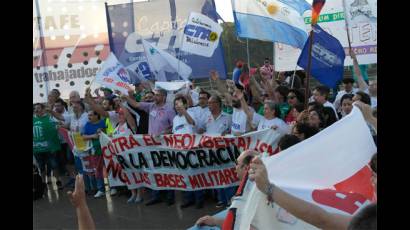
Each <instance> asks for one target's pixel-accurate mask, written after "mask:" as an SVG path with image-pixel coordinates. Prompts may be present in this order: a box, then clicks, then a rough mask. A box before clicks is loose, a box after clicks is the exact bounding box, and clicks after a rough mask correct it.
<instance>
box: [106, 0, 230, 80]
mask: <svg viewBox="0 0 410 230" xmlns="http://www.w3.org/2000/svg"><path fill="white" fill-rule="evenodd" d="M188 6H189V7H188ZM134 12H135V14H134ZM190 12H200V13H202V14H204V15H206V16H208V17H210V18H211V19H213V20H215V21H216V20H217V13H216V10H215V3H214V2H213V0H195V1H192V0H179V1H175V0H157V1H148V2H136V3H126V4H119V5H112V6H108V7H107V21H108V33H109V40H110V48H111V51H112V52H113V53H114V54H115V55H116V56H117V58H118V60H119V61H120V62H121V63H122V64H123V65H124V66H125V67H126V68H127V69H128V70H129V71H128V72H129V73H130V77H131V81H132V82H133V83H135V82H138V81H139V80H140V79H141V78H145V79H154V76H155V75H154V73H152V71H151V70H150V68H149V65H148V63H147V60H146V57H145V53H144V48H143V46H142V39H145V40H146V41H148V42H150V43H153V44H154V45H155V46H157V47H159V48H161V49H163V50H165V51H166V52H168V53H170V54H171V55H173V56H175V57H176V58H178V59H179V60H181V61H183V62H185V63H186V64H187V65H188V66H190V67H191V68H192V74H191V77H190V78H191V79H200V78H209V72H210V71H211V70H216V71H217V72H218V73H219V76H220V77H221V79H225V78H226V67H225V60H224V53H223V48H222V44H221V43H220V44H219V45H218V48H216V50H215V52H214V53H213V55H212V56H211V57H203V56H199V55H195V54H191V53H187V52H182V51H180V50H179V48H180V47H181V42H182V35H183V33H186V34H189V35H191V36H194V37H198V38H200V39H207V40H209V35H210V33H211V31H210V30H209V29H207V28H204V27H200V26H196V25H188V26H187V27H185V28H182V26H184V22H186V20H187V19H188V16H189V14H190ZM219 42H221V41H219ZM165 71H166V72H165V75H166V77H167V80H177V79H180V78H179V76H178V74H177V73H176V72H177V71H175V70H172V69H166V70H165Z"/></svg>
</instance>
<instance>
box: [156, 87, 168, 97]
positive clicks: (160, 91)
mask: <svg viewBox="0 0 410 230" xmlns="http://www.w3.org/2000/svg"><path fill="white" fill-rule="evenodd" d="M156 91H158V92H159V93H161V95H162V96H164V97H165V98H166V97H167V95H168V92H167V91H166V90H165V89H162V88H159V89H156Z"/></svg>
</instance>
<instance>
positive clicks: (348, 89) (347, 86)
mask: <svg viewBox="0 0 410 230" xmlns="http://www.w3.org/2000/svg"><path fill="white" fill-rule="evenodd" d="M342 82H343V88H344V90H341V91H339V92H338V93H337V95H336V98H335V101H334V102H333V105H334V107H335V109H336V111H338V112H340V111H341V104H340V99H342V97H343V95H345V94H353V95H354V94H356V93H357V91H359V89H358V88H354V87H353V83H354V79H353V78H350V77H349V78H344V79H343V80H342Z"/></svg>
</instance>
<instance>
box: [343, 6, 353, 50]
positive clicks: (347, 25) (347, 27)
mask: <svg viewBox="0 0 410 230" xmlns="http://www.w3.org/2000/svg"><path fill="white" fill-rule="evenodd" d="M345 1H346V0H343V11H344V18H345V26H346V33H347V42H348V43H349V51H350V50H351V49H352V45H351V43H350V33H349V23H348V22H347V18H346V15H347V14H346V2H345Z"/></svg>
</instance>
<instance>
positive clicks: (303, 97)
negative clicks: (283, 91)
mask: <svg viewBox="0 0 410 230" xmlns="http://www.w3.org/2000/svg"><path fill="white" fill-rule="evenodd" d="M289 93H294V94H295V95H296V98H297V99H298V101H299V102H300V103H305V96H304V95H303V94H302V92H300V90H298V89H290V90H289V92H288V95H289Z"/></svg>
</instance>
